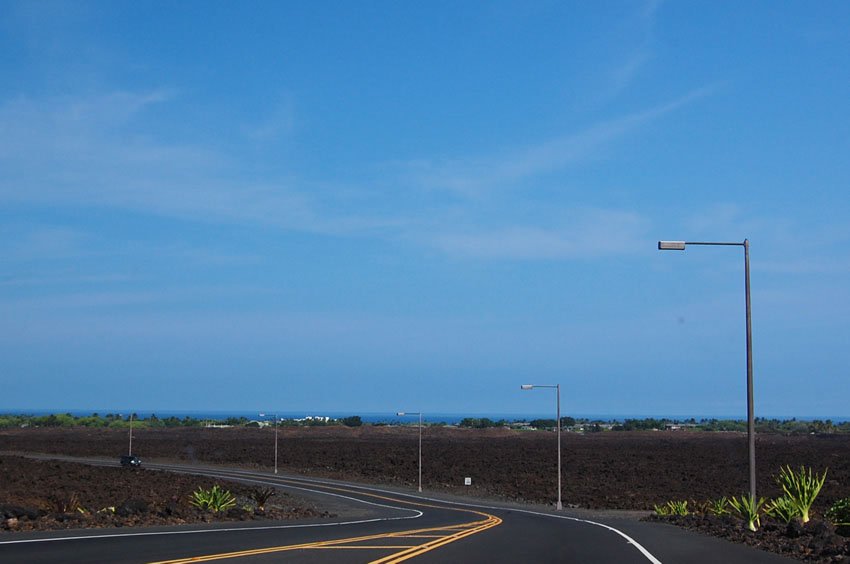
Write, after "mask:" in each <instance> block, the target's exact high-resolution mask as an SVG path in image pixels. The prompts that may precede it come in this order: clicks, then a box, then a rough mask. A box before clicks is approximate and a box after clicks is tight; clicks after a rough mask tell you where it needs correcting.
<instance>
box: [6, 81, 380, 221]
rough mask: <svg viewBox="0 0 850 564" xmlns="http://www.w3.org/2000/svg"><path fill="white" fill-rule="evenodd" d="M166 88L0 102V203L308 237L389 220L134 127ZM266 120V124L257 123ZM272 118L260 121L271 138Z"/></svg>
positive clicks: (165, 95) (201, 147) (166, 95)
mask: <svg viewBox="0 0 850 564" xmlns="http://www.w3.org/2000/svg"><path fill="white" fill-rule="evenodd" d="M174 95H175V94H174V92H173V91H171V90H167V89H158V90H153V91H148V92H141V93H128V92H115V93H109V94H103V95H97V96H90V97H81V98H76V99H71V98H61V99H56V98H54V99H47V100H34V99H24V98H22V99H16V100H12V101H8V102H6V103H5V104H2V105H0V202H6V203H19V204H20V203H26V204H37V205H44V204H49V205H64V206H77V207H80V206H82V207H88V206H106V207H114V208H119V209H125V210H131V211H136V212H142V213H148V214H155V215H161V216H169V217H177V218H182V219H189V220H194V221H206V222H237V223H244V222H251V223H259V224H265V225H270V226H274V227H278V228H282V229H292V230H299V231H307V232H316V233H350V232H352V231H354V232H356V231H359V230H368V229H379V228H383V227H386V226H387V225H391V224H393V223H394V222H395V221H397V220H395V219H393V220H384V219H381V218H373V217H368V216H365V215H354V214H347V213H337V214H333V213H330V212H327V211H324V210H320V209H319V208H320V206H319V205H318V204H317V200H316V197H315V195H314V194H313V193H311V190H310V189H311V188H314V186H310V184H309V183H305V182H300V183H299V184H298V186H296V185H295V182H294V180H293V178H292V177H288V176H285V175H284V176H278V177H266V178H264V179H262V180H260V181H257V180H245V177H246V176H250V175H246V174H245V171H244V170H243V168H242V167H243V164H242V163H241V162H240V160H239V159H238V158H235V157H233V156H231V155H228V154H226V153H222V152H221V151H219V150H215V149H213V148H211V146H210V145H206V144H203V143H200V142H194V143H184V144H179V143H173V142H163V141H161V140H159V139H157V138H156V137H152V136H151V135H150V134H145V133H142V130H140V129H139V128H138V127H137V126H138V123H137V122H138V121H140V118H141V115H142V114H143V112H144V111H145V110H146V109H148V108H150V107H151V106H153V105H154V104H158V103H167V102H168V101H169V100H171V99H172V97H173V96H174ZM267 125H268V124H267ZM279 126H280V124H275V125H273V126H272V125H269V126H268V127H261V128H260V129H258V130H257V131H255V132H254V133H256V134H257V135H261V136H265V135H273V134H274V133H275V131H276V130H277V129H279Z"/></svg>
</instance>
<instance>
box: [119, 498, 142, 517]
mask: <svg viewBox="0 0 850 564" xmlns="http://www.w3.org/2000/svg"><path fill="white" fill-rule="evenodd" d="M147 512H148V502H147V501H145V500H143V499H139V498H132V499H128V500H126V501H124V503H122V504H121V505H120V506H118V508H116V509H115V513H116V514H118V515H120V516H121V517H129V516H130V515H141V514H143V513H147Z"/></svg>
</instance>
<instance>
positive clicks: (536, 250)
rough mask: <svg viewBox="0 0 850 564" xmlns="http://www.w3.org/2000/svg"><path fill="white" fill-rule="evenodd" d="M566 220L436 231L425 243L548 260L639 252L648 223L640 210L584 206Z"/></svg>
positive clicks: (470, 253) (488, 255) (460, 251)
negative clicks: (539, 224) (555, 225)
mask: <svg viewBox="0 0 850 564" xmlns="http://www.w3.org/2000/svg"><path fill="white" fill-rule="evenodd" d="M571 215H572V217H570V218H569V219H566V218H565V221H564V225H565V227H558V228H548V229H547V228H542V227H533V226H512V227H504V228H497V229H482V230H473V231H465V232H456V231H448V232H445V233H439V234H435V235H434V236H433V238H432V239H431V240H430V244H432V245H434V246H436V247H437V248H439V249H441V250H442V251H444V252H446V253H449V254H452V255H459V256H466V257H474V258H483V259H512V260H541V259H543V260H547V259H576V258H588V257H599V256H610V255H620V254H629V253H632V252H634V251H636V250H639V249H640V248H641V247H642V246H643V244H642V243H643V241H644V240H645V239H646V235H647V232H648V228H649V222H648V221H647V220H646V219H645V218H643V217H641V216H640V215H639V214H636V213H633V212H624V211H614V210H585V211H582V212H580V213H573V214H571Z"/></svg>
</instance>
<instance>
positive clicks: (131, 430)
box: [127, 413, 133, 456]
mask: <svg viewBox="0 0 850 564" xmlns="http://www.w3.org/2000/svg"><path fill="white" fill-rule="evenodd" d="M127 455H128V456H133V414H132V413H130V447H129V449H127Z"/></svg>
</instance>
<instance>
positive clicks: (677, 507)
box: [667, 501, 690, 515]
mask: <svg viewBox="0 0 850 564" xmlns="http://www.w3.org/2000/svg"><path fill="white" fill-rule="evenodd" d="M667 507H668V508H669V509H670V515H689V514H690V511H688V502H687V501H668V502H667Z"/></svg>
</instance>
